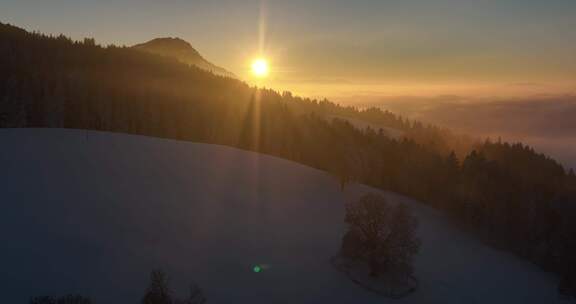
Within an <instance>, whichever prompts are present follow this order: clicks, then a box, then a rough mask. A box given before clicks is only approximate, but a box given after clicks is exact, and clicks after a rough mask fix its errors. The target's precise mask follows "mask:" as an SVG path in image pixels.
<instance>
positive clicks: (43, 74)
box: [0, 24, 576, 292]
mask: <svg viewBox="0 0 576 304" xmlns="http://www.w3.org/2000/svg"><path fill="white" fill-rule="evenodd" d="M333 117H340V118H345V119H335V118H333ZM346 118H348V119H350V120H360V121H365V122H368V123H371V124H375V125H379V126H383V127H389V128H394V129H396V130H399V131H401V132H402V133H403V136H402V137H401V138H395V137H393V136H390V134H388V132H387V131H386V129H385V128H379V129H375V128H365V129H360V128H357V127H355V126H354V125H353V124H352V123H351V122H350V121H348V120H346ZM0 127H57V128H62V127H63V128H77V129H92V130H102V131H112V132H124V133H131V134H142V135H148V136H156V137H162V138H173V139H179V140H188V141H194V142H204V143H213V144H223V145H228V146H233V147H238V148H242V149H246V150H251V151H256V152H260V153H266V154H270V155H275V156H278V157H282V158H285V159H289V160H293V161H296V162H299V163H302V164H305V165H308V166H311V167H315V168H318V169H321V170H325V171H327V172H329V173H331V174H333V175H335V176H336V177H338V178H339V180H340V181H341V185H342V187H345V185H346V184H347V183H348V182H351V181H357V182H361V183H364V184H367V185H371V186H374V187H378V188H381V189H386V190H391V191H395V192H399V193H402V194H406V195H409V196H411V197H414V198H416V199H419V200H421V201H423V202H426V203H428V204H430V205H432V206H434V207H435V208H438V209H440V210H444V211H445V212H447V213H448V214H451V215H453V219H454V220H455V221H457V222H459V223H461V224H462V225H464V227H467V228H469V229H470V230H471V231H474V232H475V233H478V234H479V235H480V236H482V238H483V239H485V240H487V241H489V242H491V243H493V244H494V245H496V246H499V247H501V248H503V249H507V250H510V251H512V252H514V253H516V254H518V255H520V256H522V257H525V258H527V259H529V260H531V261H533V262H535V263H537V264H539V265H541V266H543V267H545V268H546V269H548V270H551V271H555V272H558V273H560V274H561V275H562V276H563V278H564V280H563V283H562V285H561V287H562V290H563V291H565V292H569V291H570V290H571V291H572V292H576V250H575V248H576V245H574V241H573V240H575V239H576V225H575V224H574V223H576V208H574V205H576V190H575V189H576V177H575V175H574V173H573V171H567V170H565V169H564V168H563V167H562V166H561V165H560V164H558V163H557V162H556V161H554V160H552V159H550V158H549V157H547V156H545V155H542V154H539V153H536V152H535V151H534V150H532V149H531V148H529V147H527V146H525V145H522V144H509V143H503V142H491V141H486V142H476V141H474V140H471V139H470V138H467V137H462V136H457V135H454V134H452V133H451V132H449V131H448V130H445V129H440V128H437V127H433V126H428V125H424V124H421V123H419V122H413V121H409V120H406V119H403V118H401V117H399V116H396V115H394V114H392V113H389V112H385V111H381V110H379V109H366V110H358V109H355V108H352V107H342V106H339V105H336V104H334V103H331V102H329V101H327V100H322V101H318V100H311V99H306V98H300V97H296V96H293V95H292V94H290V93H288V92H286V93H282V94H279V93H277V92H274V91H272V90H266V89H258V88H254V87H250V86H248V85H247V84H245V83H243V82H240V81H238V80H235V79H230V78H225V77H221V76H216V75H214V74H211V73H209V72H205V71H202V70H200V69H198V68H195V67H193V66H187V65H184V64H181V63H179V62H177V61H176V60H175V59H170V58H166V57H160V56H156V55H152V54H147V53H144V52H139V51H137V50H134V49H131V48H126V47H116V46H108V47H101V46H98V45H96V43H95V42H94V40H93V39H85V40H84V41H73V40H71V39H69V38H67V37H65V36H62V35H61V36H57V37H53V36H46V35H41V34H38V33H29V32H26V31H24V30H22V29H19V28H17V27H13V26H10V25H4V24H0Z"/></svg>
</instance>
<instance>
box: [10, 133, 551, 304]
mask: <svg viewBox="0 0 576 304" xmlns="http://www.w3.org/2000/svg"><path fill="white" fill-rule="evenodd" d="M0 148H1V149H0V197H1V212H0V227H1V229H0V242H1V244H2V245H1V246H2V247H1V250H0V261H2V263H1V267H0V273H1V275H0V286H2V287H1V289H2V300H1V301H2V303H26V302H27V301H28V299H29V298H30V297H31V296H38V295H59V294H65V293H81V294H84V295H86V296H90V297H91V298H92V299H93V300H95V302H96V303H97V304H98V303H101V304H104V303H106V304H115V303H118V304H120V303H138V302H139V301H140V299H141V296H142V295H143V291H144V289H145V287H146V285H147V281H148V275H149V272H150V271H151V270H152V269H155V268H162V269H164V270H165V271H166V272H168V273H169V274H170V275H171V282H172V286H173V291H174V293H175V294H177V295H184V294H185V293H186V291H187V288H186V286H187V285H188V284H189V283H191V282H196V283H197V284H198V285H199V286H201V287H202V288H203V289H204V291H205V294H206V297H207V298H208V300H209V301H208V302H209V303H387V302H389V303H507V304H510V303H556V302H560V299H559V297H558V296H557V293H556V280H555V278H554V277H552V276H551V275H548V274H546V273H543V272H542V271H540V270H539V269H538V268H536V267H535V266H532V265H531V264H529V263H527V262H524V261H521V260H519V259H516V258H514V257H513V256H512V255H509V254H507V253H504V252H500V251H496V250H494V249H491V248H488V247H487V246H485V245H482V244H481V243H479V242H478V241H475V240H473V239H472V238H470V237H469V236H468V235H466V234H465V233H462V232H459V231H457V230H456V229H455V228H453V227H452V226H451V225H450V224H449V223H448V222H447V221H446V220H445V218H444V217H443V216H441V215H440V214H438V213H437V212H435V211H434V210H431V209H430V208H427V207H425V206H424V205H421V204H419V203H416V202H413V201H412V200H410V199H406V198H403V197H400V196H397V195H393V194H388V196H389V198H390V199H394V200H401V201H404V202H406V203H408V204H409V205H410V206H412V207H413V210H414V212H415V213H416V215H417V216H418V218H419V220H420V227H419V235H420V237H421V239H422V244H423V245H422V249H421V252H420V254H419V256H418V257H417V261H416V275H417V277H418V278H419V279H420V289H419V290H418V291H417V292H416V293H415V294H413V295H412V296H409V297H408V298H405V299H403V300H387V299H384V298H382V297H380V296H378V295H375V294H371V293H369V292H366V291H365V290H363V289H362V288H360V287H358V286H356V285H354V284H353V283H351V282H350V281H349V280H348V279H347V278H346V277H345V276H344V275H343V274H342V273H339V272H338V271H336V270H335V269H333V267H332V266H331V265H330V262H329V258H330V257H331V256H333V255H334V254H335V253H336V252H337V251H338V248H339V243H340V238H341V235H342V233H343V229H344V225H343V217H344V210H343V203H344V202H345V201H347V200H350V199H353V198H355V197H358V196H359V195H361V194H363V193H366V192H368V191H374V190H371V189H370V188H367V187H364V186H354V187H351V188H350V189H348V190H347V191H346V193H342V192H340V191H339V189H338V183H337V181H336V180H334V179H333V178H332V177H330V176H329V175H327V174H326V173H324V172H321V171H318V170H315V169H311V168H309V167H306V166H302V165H299V164H296V163H293V162H289V161H285V160H281V159H278V158H274V157H270V156H263V155H258V154H255V153H251V152H245V151H242V150H238V149H233V148H228V147H223V146H216V145H206V144H196V143H187V142H179V141H173V140H164V139H156V138H148V137H142V136H132V135H122V134H111V133H100V132H86V131H78V130H62V129H12V130H11V129H4V130H0ZM255 266H259V267H260V268H261V269H260V271H259V272H256V271H254V269H255Z"/></svg>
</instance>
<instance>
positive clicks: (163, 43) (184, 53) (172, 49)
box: [133, 38, 237, 78]
mask: <svg viewBox="0 0 576 304" xmlns="http://www.w3.org/2000/svg"><path fill="white" fill-rule="evenodd" d="M133 48H135V49H137V50H141V51H145V52H149V53H153V54H157V55H161V56H166V57H172V58H175V59H177V60H178V61H180V62H182V63H185V64H189V65H194V66H196V67H198V68H201V69H203V70H207V71H210V72H212V73H214V74H216V75H220V76H225V77H231V78H237V77H236V75H234V74H233V73H232V72H229V71H227V70H226V69H224V68H221V67H219V66H217V65H215V64H213V63H211V62H209V61H208V60H206V59H204V57H202V55H200V53H199V52H198V51H197V50H196V49H194V48H193V47H192V45H191V44H190V43H188V42H187V41H185V40H182V39H180V38H156V39H153V40H150V41H148V42H145V43H141V44H137V45H135V46H133Z"/></svg>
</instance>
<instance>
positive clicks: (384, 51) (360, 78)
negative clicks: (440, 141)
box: [0, 0, 576, 100]
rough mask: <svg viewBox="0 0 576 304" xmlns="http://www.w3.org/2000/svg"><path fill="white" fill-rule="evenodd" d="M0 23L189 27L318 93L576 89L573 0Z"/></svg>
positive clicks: (203, 40) (112, 40)
mask: <svg viewBox="0 0 576 304" xmlns="http://www.w3.org/2000/svg"><path fill="white" fill-rule="evenodd" d="M0 22H4V23H11V24H13V25H16V26H20V27H23V28H25V29H28V30H38V31H41V32H44V33H52V34H60V33H63V34H65V35H68V36H71V37H72V38H75V39H81V38H83V37H94V38H96V40H97V41H98V42H99V43H102V44H120V45H133V44H136V43H141V42H144V41H147V40H150V39H153V38H157V37H167V36H169V37H180V38H183V39H185V40H187V41H189V42H190V43H191V44H192V45H193V46H194V47H195V48H196V49H197V50H199V51H200V52H201V53H202V54H203V55H204V57H206V58H207V59H208V60H209V61H211V62H213V63H215V64H217V65H220V66H223V67H225V68H227V69H228V70H230V71H232V72H234V73H235V74H237V75H239V76H240V77H241V78H243V79H244V80H246V81H248V82H251V83H255V84H258V85H262V86H269V87H272V88H275V89H278V90H291V91H294V92H296V93H298V94H301V95H308V96H311V97H328V98H334V99H336V100H350V97H353V96H364V97H366V96H435V95H462V96H472V95H473V96H484V97H485V96H491V95H494V96H496V95H498V96H503V95H534V94H570V93H576V90H575V89H574V88H576V31H575V30H574V29H575V28H576V1H574V0H546V1H542V0H499V1H497V0H402V1H399V0H397V1H390V0H355V1H350V0H346V1H344V0H291V1H279V0H267V1H266V0H246V1H244V0H211V1H207V0H206V1H193V0H163V1H153V0H116V1H112V0H98V1H91V0H0ZM259 56H263V57H265V58H267V59H268V61H269V63H270V68H271V71H270V75H269V78H267V79H265V80H258V81H257V80H255V79H253V77H251V76H250V73H249V70H248V69H249V66H250V61H251V60H253V59H254V58H256V57H259Z"/></svg>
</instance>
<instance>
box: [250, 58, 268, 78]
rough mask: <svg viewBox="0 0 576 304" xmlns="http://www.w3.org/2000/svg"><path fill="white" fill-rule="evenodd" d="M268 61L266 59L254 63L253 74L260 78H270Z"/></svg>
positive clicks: (259, 59)
mask: <svg viewBox="0 0 576 304" xmlns="http://www.w3.org/2000/svg"><path fill="white" fill-rule="evenodd" d="M268 71H269V69H268V61H266V59H264V58H258V59H256V60H254V61H253V62H252V73H253V74H254V76H256V77H258V78H264V77H266V76H268Z"/></svg>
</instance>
